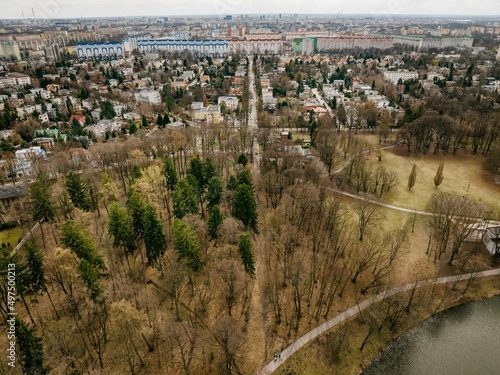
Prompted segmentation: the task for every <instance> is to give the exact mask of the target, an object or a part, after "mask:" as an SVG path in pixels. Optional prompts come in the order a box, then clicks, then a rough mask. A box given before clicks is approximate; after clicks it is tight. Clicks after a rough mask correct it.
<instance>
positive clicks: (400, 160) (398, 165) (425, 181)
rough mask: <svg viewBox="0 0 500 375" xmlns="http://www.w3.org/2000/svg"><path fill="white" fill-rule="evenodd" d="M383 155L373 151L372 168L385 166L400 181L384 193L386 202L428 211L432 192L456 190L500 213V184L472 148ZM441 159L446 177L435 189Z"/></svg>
mask: <svg viewBox="0 0 500 375" xmlns="http://www.w3.org/2000/svg"><path fill="white" fill-rule="evenodd" d="M382 154H383V156H382V161H380V162H379V161H378V160H377V158H376V156H375V155H374V154H373V153H371V154H370V155H367V158H368V159H369V162H370V163H372V164H373V168H377V167H378V166H384V167H385V168H387V169H388V170H391V171H395V172H396V173H397V174H398V176H399V184H398V185H397V186H396V187H394V188H393V189H392V190H391V192H390V193H389V194H384V196H383V199H384V200H385V201H386V202H387V203H390V204H393V205H396V206H401V207H405V208H411V209H416V210H425V207H426V205H427V202H429V200H430V198H431V197H432V195H433V194H435V193H437V192H454V193H456V194H460V195H468V196H470V197H471V198H473V199H476V200H478V201H481V202H483V203H484V204H485V205H486V207H487V208H488V209H489V210H490V211H491V212H492V213H493V214H494V216H496V217H498V215H499V214H500V199H499V197H500V186H499V185H495V183H494V182H493V181H492V180H491V179H489V178H488V177H487V176H486V175H485V173H484V171H483V168H482V163H483V160H484V158H483V156H481V155H472V154H471V153H470V151H466V152H463V153H460V154H457V155H452V154H447V155H443V154H438V155H433V154H432V155H413V154H411V155H408V154H407V153H406V151H405V150H404V149H402V148H399V149H398V148H395V149H388V150H383V151H382ZM441 162H443V163H444V180H443V183H442V184H441V185H440V186H439V187H438V188H437V189H436V188H435V186H434V176H435V174H436V171H437V169H438V166H439V163H441ZM413 164H416V165H417V180H416V183H415V186H414V187H413V189H412V190H411V191H408V188H407V183H408V176H409V174H410V171H411V169H412V166H413Z"/></svg>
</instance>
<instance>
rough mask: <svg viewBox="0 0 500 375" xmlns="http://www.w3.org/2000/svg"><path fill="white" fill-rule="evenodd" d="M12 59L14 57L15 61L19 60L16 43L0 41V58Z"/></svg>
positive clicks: (19, 52) (19, 55)
mask: <svg viewBox="0 0 500 375" xmlns="http://www.w3.org/2000/svg"><path fill="white" fill-rule="evenodd" d="M12 57H15V58H16V59H17V60H21V51H19V46H18V45H17V43H15V42H12V41H10V40H6V41H1V40H0V58H2V59H11V58H12Z"/></svg>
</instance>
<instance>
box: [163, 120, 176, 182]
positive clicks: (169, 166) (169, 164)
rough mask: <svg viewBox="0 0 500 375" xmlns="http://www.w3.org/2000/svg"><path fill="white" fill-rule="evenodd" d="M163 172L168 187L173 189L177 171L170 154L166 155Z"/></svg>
mask: <svg viewBox="0 0 500 375" xmlns="http://www.w3.org/2000/svg"><path fill="white" fill-rule="evenodd" d="M165 116H166V115H165ZM163 173H164V174H165V181H166V183H167V189H168V190H170V191H173V190H174V188H175V184H176V183H177V172H176V171H175V166H174V162H173V160H172V158H171V157H170V156H169V155H165V159H164V166H163Z"/></svg>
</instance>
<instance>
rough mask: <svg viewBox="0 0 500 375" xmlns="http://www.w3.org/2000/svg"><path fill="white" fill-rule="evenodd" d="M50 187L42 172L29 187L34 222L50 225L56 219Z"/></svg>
mask: <svg viewBox="0 0 500 375" xmlns="http://www.w3.org/2000/svg"><path fill="white" fill-rule="evenodd" d="M50 185H51V184H50V181H49V179H48V177H47V175H46V174H45V172H43V171H41V172H40V173H39V174H38V176H37V178H36V180H35V182H33V183H32V184H31V185H30V188H29V197H30V203H31V217H32V218H33V220H34V221H45V222H46V223H50V222H53V221H54V220H55V218H56V208H55V203H54V201H53V199H52V194H51V191H50Z"/></svg>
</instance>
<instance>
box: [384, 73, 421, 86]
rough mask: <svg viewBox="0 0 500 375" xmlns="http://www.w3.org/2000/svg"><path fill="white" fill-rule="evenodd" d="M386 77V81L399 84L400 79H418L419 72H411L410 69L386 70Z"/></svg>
mask: <svg viewBox="0 0 500 375" xmlns="http://www.w3.org/2000/svg"><path fill="white" fill-rule="evenodd" d="M384 79H385V80H386V81H391V82H392V83H394V84H397V83H398V82H399V80H401V81H403V82H404V81H408V80H410V79H418V73H417V72H410V71H408V70H397V71H387V72H384Z"/></svg>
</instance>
